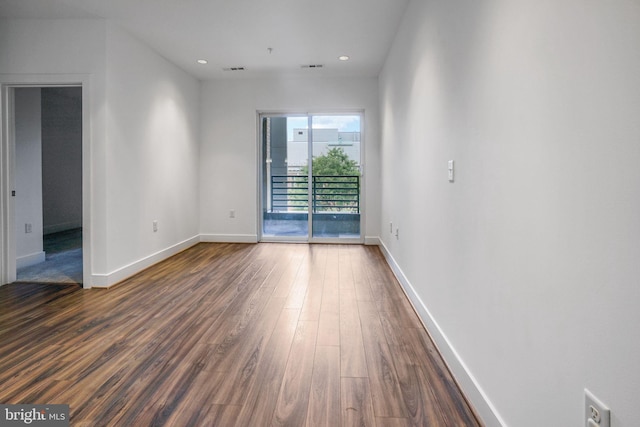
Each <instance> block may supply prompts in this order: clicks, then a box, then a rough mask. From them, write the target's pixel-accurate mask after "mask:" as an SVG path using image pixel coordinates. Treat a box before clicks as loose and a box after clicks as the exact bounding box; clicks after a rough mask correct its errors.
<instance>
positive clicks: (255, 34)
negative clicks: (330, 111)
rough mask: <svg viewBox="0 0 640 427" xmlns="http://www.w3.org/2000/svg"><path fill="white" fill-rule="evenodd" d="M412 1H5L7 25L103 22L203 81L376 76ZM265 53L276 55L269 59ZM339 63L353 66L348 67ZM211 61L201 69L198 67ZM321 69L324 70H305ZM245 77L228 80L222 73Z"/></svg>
mask: <svg viewBox="0 0 640 427" xmlns="http://www.w3.org/2000/svg"><path fill="white" fill-rule="evenodd" d="M407 3H408V0H0V17H4V18H73V19H77V18H105V19H108V20H110V21H112V22H115V23H116V24H118V25H120V26H122V27H124V28H125V29H127V30H128V31H129V32H130V33H132V34H134V35H135V36H137V37H138V38H140V39H141V40H143V41H145V42H146V43H147V44H148V45H150V46H151V47H153V48H154V49H155V50H156V51H158V52H159V53H160V54H161V55H163V56H164V57H166V58H168V59H169V60H170V61H172V62H174V63H175V64H177V65H178V66H180V67H181V68H183V69H184V70H186V71H187V72H189V73H190V74H192V75H194V76H196V77H197V78H199V79H211V78H226V77H237V76H238V75H242V76H262V75H282V74H302V73H307V74H308V73H315V74H322V75H327V76H337V75H340V76H344V75H354V76H377V75H378V73H379V71H380V68H381V67H382V64H383V61H384V58H385V56H386V54H387V51H388V50H389V47H390V46H391V42H392V41H393V37H394V36H395V33H396V30H397V28H398V25H399V23H400V20H401V18H402V15H403V13H404V10H405V8H406V6H407ZM268 48H272V49H273V51H272V53H271V54H269V52H268ZM340 55H349V56H350V57H351V59H350V60H349V61H346V62H343V61H339V60H338V56H340ZM200 58H204V59H207V60H208V61H209V63H208V64H207V65H199V64H197V63H196V60H197V59H200ZM303 64H322V65H323V66H324V67H323V68H322V69H306V70H303V69H301V68H300V66H301V65H303ZM239 66H241V67H246V70H247V71H244V72H223V71H222V69H223V68H225V67H239Z"/></svg>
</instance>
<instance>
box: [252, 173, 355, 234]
mask: <svg viewBox="0 0 640 427" xmlns="http://www.w3.org/2000/svg"><path fill="white" fill-rule="evenodd" d="M309 190H311V197H309V196H310V195H309ZM268 202H269V203H268V206H267V209H266V211H265V213H264V218H263V219H264V223H263V224H264V226H263V233H264V234H265V235H273V236H306V235H308V228H309V225H308V219H309V216H308V213H309V203H311V212H312V214H313V216H312V218H313V230H314V232H313V234H314V237H332V238H336V237H337V238H344V237H350V238H354V237H355V238H357V237H360V176H357V175H356V176H351V175H339V176H328V175H316V176H313V177H312V181H311V186H309V185H308V177H307V176H303V175H289V176H286V175H274V176H272V177H271V182H270V188H269V196H268Z"/></svg>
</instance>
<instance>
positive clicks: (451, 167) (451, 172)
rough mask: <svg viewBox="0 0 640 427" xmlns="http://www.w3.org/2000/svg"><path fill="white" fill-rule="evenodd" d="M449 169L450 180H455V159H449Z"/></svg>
mask: <svg viewBox="0 0 640 427" xmlns="http://www.w3.org/2000/svg"><path fill="white" fill-rule="evenodd" d="M448 166H449V167H448V170H449V182H453V160H449V163H448Z"/></svg>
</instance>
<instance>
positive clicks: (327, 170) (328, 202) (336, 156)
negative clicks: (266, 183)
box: [302, 147, 360, 212]
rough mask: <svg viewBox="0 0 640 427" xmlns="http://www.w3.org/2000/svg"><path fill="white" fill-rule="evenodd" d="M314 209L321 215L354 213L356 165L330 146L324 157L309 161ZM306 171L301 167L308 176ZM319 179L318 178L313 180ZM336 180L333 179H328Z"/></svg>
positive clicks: (357, 181)
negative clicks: (312, 181) (310, 163)
mask: <svg viewBox="0 0 640 427" xmlns="http://www.w3.org/2000/svg"><path fill="white" fill-rule="evenodd" d="M312 165H313V176H314V189H315V193H314V194H315V205H314V206H315V207H316V209H317V211H324V212H327V211H328V212H358V211H359V209H358V205H359V203H358V200H359V198H360V181H359V180H358V179H353V178H351V179H350V178H345V177H353V176H360V168H359V167H358V162H356V161H355V160H351V159H350V158H349V156H348V155H347V153H345V152H344V150H343V149H342V148H341V147H333V148H331V149H329V151H327V152H326V153H325V154H323V155H321V156H317V157H314V158H313V163H312ZM308 173H309V168H308V167H307V166H305V167H304V168H302V174H303V175H308ZM316 177H321V178H316ZM331 177H336V178H331Z"/></svg>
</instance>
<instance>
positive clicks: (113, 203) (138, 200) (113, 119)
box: [104, 23, 200, 284]
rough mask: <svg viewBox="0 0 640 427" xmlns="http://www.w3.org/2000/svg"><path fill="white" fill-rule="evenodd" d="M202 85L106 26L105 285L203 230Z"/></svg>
mask: <svg viewBox="0 0 640 427" xmlns="http://www.w3.org/2000/svg"><path fill="white" fill-rule="evenodd" d="M199 89H200V84H199V82H198V81H197V80H196V79H194V78H193V77H191V76H189V75H188V74H186V73H185V72H184V71H182V70H181V69H179V68H178V67H176V66H175V65H173V64H171V63H169V62H168V61H167V60H165V59H164V58H162V57H161V56H160V55H158V54H157V53H155V52H153V51H151V50H150V49H149V48H148V47H147V46H146V45H144V44H142V43H141V42H139V41H138V40H137V39H135V38H133V37H132V36H130V35H129V34H128V33H126V32H125V31H124V30H122V29H120V28H119V27H117V26H115V25H112V24H110V23H109V24H107V86H106V92H107V104H106V111H107V144H106V153H105V154H106V174H107V188H106V191H107V218H108V220H107V242H108V243H107V247H108V254H109V259H108V261H107V272H108V277H105V278H104V279H106V281H107V283H106V284H110V283H112V282H113V281H114V280H118V279H119V278H123V277H126V276H127V275H128V274H130V273H131V272H134V271H136V270H137V269H138V268H139V266H143V265H146V264H148V263H149V262H151V261H153V260H156V259H155V258H153V257H152V259H147V258H148V257H150V256H153V255H154V254H157V253H158V252H162V251H165V250H167V249H169V248H174V247H176V245H178V246H180V244H182V243H183V242H185V241H188V240H189V239H193V238H195V237H197V235H198V226H199V223H198V207H199V201H198V196H199V191H198V190H199V175H198V166H199V164H198V155H199V154H198V153H199V148H198V146H199V133H198V132H199V129H198V126H199V106H200V102H199ZM155 220H157V221H158V231H157V232H153V227H152V223H153V221H155ZM169 252H171V250H170V251H169ZM131 263H137V266H138V267H133V268H130V267H128V266H129V265H130V264H131Z"/></svg>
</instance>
